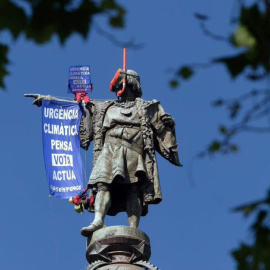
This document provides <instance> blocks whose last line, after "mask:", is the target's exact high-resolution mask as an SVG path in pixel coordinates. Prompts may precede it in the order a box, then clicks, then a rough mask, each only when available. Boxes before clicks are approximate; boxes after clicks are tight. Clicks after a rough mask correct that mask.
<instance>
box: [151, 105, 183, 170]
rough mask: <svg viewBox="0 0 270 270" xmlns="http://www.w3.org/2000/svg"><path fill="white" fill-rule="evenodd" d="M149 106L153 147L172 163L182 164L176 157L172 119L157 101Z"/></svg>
mask: <svg viewBox="0 0 270 270" xmlns="http://www.w3.org/2000/svg"><path fill="white" fill-rule="evenodd" d="M150 107H152V108H151V109H150V110H151V124H152V126H153V131H154V142H155V149H156V150H157V151H158V152H159V154H160V155H161V156H162V157H164V158H166V159H167V160H168V161H169V162H171V163H172V164H174V165H176V166H182V164H181V163H180V161H179V157H178V150H177V142H176V136H175V122H174V119H173V118H172V117H171V115H169V114H167V113H165V111H164V109H163V108H162V106H161V105H160V104H159V103H158V102H157V103H155V104H153V105H152V106H150Z"/></svg>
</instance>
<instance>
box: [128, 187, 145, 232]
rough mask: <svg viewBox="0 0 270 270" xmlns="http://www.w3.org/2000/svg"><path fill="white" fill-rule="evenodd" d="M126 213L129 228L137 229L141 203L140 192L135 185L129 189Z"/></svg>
mask: <svg viewBox="0 0 270 270" xmlns="http://www.w3.org/2000/svg"><path fill="white" fill-rule="evenodd" d="M126 211H127V215H128V222H129V226H130V227H133V228H138V226H139V222H140V218H141V214H142V202H141V199H140V191H139V187H138V185H137V184H131V185H130V187H129V190H128V194H127V206H126Z"/></svg>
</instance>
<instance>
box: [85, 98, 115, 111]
mask: <svg viewBox="0 0 270 270" xmlns="http://www.w3.org/2000/svg"><path fill="white" fill-rule="evenodd" d="M115 102H116V101H115V100H105V101H100V100H91V101H90V104H91V106H93V107H95V109H96V110H97V111H104V110H106V109H107V108H108V107H110V106H111V105H113V104H114V103H115Z"/></svg>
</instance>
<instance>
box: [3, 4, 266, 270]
mask: <svg viewBox="0 0 270 270" xmlns="http://www.w3.org/2000/svg"><path fill="white" fill-rule="evenodd" d="M119 3H122V4H123V5H124V6H125V7H126V8H127V10H128V14H127V27H126V28H125V30H117V31H112V33H113V34H114V35H115V37H117V38H118V39H119V40H123V41H126V40H129V39H130V38H132V37H133V38H135V39H136V42H138V43H143V44H144V45H145V46H144V47H143V48H142V49H141V50H128V56H127V67H128V68H129V69H134V70H136V71H137V72H138V73H139V74H140V76H141V82H142V90H143V98H144V99H146V100H152V99H157V100H160V102H161V104H162V106H163V107H164V109H165V110H166V111H167V112H168V113H170V114H172V116H173V117H174V119H175V121H176V132H177V139H178V144H179V152H180V159H181V162H182V163H183V164H184V167H183V168H178V167H175V166H173V165H171V164H170V163H168V162H167V161H166V160H164V159H162V158H161V157H158V164H159V171H160V179H161V187H162V192H163V202H162V203H161V204H160V205H157V206H151V207H150V209H149V214H148V215H147V216H146V217H144V218H142V220H141V224H140V227H139V228H140V229H141V230H142V231H144V232H145V233H146V234H148V236H149V237H150V239H151V244H152V257H151V259H150V261H151V262H152V263H153V264H155V265H157V266H158V267H160V268H161V269H163V270H165V269H185V270H194V269H198V268H200V269H210V270H211V269H219V270H228V269H235V263H234V262H233V260H232V258H231V257H230V254H229V253H230V250H232V249H233V248H236V247H237V246H238V244H239V243H240V241H242V240H244V241H251V239H252V235H251V233H250V232H248V231H247V227H248V224H249V223H250V221H251V220H250V219H248V220H246V219H244V218H243V217H242V216H241V214H235V213H232V212H231V211H230V209H231V208H232V207H234V206H237V205H239V204H242V203H244V202H247V201H252V200H255V199H257V198H261V197H263V196H264V195H265V192H266V190H267V188H268V185H269V175H270V169H269V166H268V163H269V158H270V151H269V150H270V147H269V139H268V135H253V134H242V135H239V136H238V137H237V138H236V142H237V143H239V145H240V152H239V153H238V154H235V155H230V156H224V157H222V156H217V157H213V158H206V159H203V160H196V161H195V162H192V160H193V158H194V156H195V155H196V154H197V153H198V152H199V151H200V150H202V149H204V148H205V147H206V146H207V144H208V143H209V142H210V141H211V139H213V138H215V137H217V136H218V134H217V126H218V125H219V124H221V123H226V122H227V118H226V115H225V113H224V111H222V109H220V110H218V109H215V108H212V107H211V106H210V103H211V101H213V100H215V99H216V98H217V97H235V96H237V95H240V94H242V93H245V91H246V89H251V88H252V87H255V85H249V84H247V83H246V82H245V81H244V80H243V79H241V78H240V79H237V80H236V81H233V80H231V79H230V77H229V75H228V73H227V71H226V70H225V68H224V67H223V66H216V67H212V68H209V69H206V70H201V71H200V72H199V73H198V74H197V75H196V76H195V77H194V79H193V80H191V81H190V82H185V83H183V84H182V86H181V88H180V89H178V90H171V89H170V88H169V86H168V81H169V79H170V78H171V75H170V74H169V73H168V69H169V68H177V67H178V66H180V65H182V64H185V63H190V62H192V63H193V62H206V61H207V60H209V59H211V58H212V57H215V56H220V55H226V54H229V53H231V52H232V49H231V48H230V47H228V46H227V45H226V44H223V43H217V42H214V41H212V40H209V39H208V38H206V37H205V36H204V35H203V34H202V33H201V31H200V29H199V26H198V22H197V21H196V20H195V18H194V17H193V13H194V12H200V13H206V14H209V15H210V17H211V21H210V22H209V26H210V28H211V30H213V31H214V32H219V33H225V34H228V33H230V32H231V31H233V29H231V28H230V27H229V16H230V15H231V14H232V10H233V6H234V2H233V1H210V0H206V1H199V0H194V1H177V0H172V1H167V2H166V4H165V2H164V1H153V0H149V1H142V0H138V1H136V2H134V1H123V0H122V1H119ZM95 23H98V25H99V26H100V27H102V28H104V29H106V30H107V31H111V29H110V28H108V27H107V24H106V19H105V18H104V17H102V16H100V17H98V18H96V19H95ZM1 41H2V42H5V43H7V44H10V48H11V50H10V55H9V57H10V60H11V61H12V64H11V65H10V66H9V71H10V73H11V75H10V76H8V77H7V78H6V79H5V82H6V85H7V91H5V92H4V91H1V92H0V99H1V100H2V105H1V108H0V123H1V141H0V149H1V156H0V159H1V160H0V164H1V165H0V168H1V169H0V179H1V185H2V214H1V223H0V239H1V245H0V251H1V252H0V254H1V260H0V268H1V269H5V268H8V269H12V270H13V269H14V270H15V269H18V268H22V269H26V270H34V269H37V268H38V269H40V270H45V269H52V270H62V269H85V267H86V266H87V263H86V260H85V238H83V237H82V236H81V235H80V233H79V232H80V229H81V227H83V226H85V225H88V224H89V223H90V221H91V220H92V219H93V215H89V214H88V213H85V214H83V215H79V214H76V213H75V211H74V210H73V207H72V206H71V205H70V204H69V203H68V201H67V200H59V199H54V198H51V199H49V198H48V188H47V180H46V176H45V168H44V162H43V153H42V135H41V111H40V109H39V108H37V107H34V106H32V105H31V103H32V101H31V100H30V99H26V98H24V97H23V94H24V93H41V94H51V95H53V96H58V97H70V98H71V95H70V94H67V87H66V84H67V80H68V69H69V66H70V65H81V64H89V65H90V66H91V71H92V80H93V83H94V91H93V93H92V94H90V98H92V99H112V98H114V94H112V93H110V91H109V83H110V80H111V79H112V77H113V75H114V73H115V72H116V70H117V69H118V68H120V67H122V48H120V47H116V46H114V45H113V44H112V43H111V42H110V41H108V40H106V39H105V38H104V37H102V36H100V35H99V34H97V33H96V32H95V31H92V32H91V33H90V35H89V39H88V40H87V41H84V40H82V39H81V38H80V37H79V36H78V35H73V36H72V37H71V38H70V39H69V40H68V42H67V43H66V46H64V47H61V46H60V45H59V42H58V40H57V38H56V37H55V38H53V40H52V41H51V42H50V43H49V44H47V45H44V46H36V45H35V44H34V43H32V42H29V41H26V39H25V37H24V36H21V37H20V38H19V39H18V41H16V42H14V41H12V39H11V37H10V36H9V34H8V33H5V34H3V35H2V36H1ZM256 86H261V87H265V85H256ZM81 154H82V159H83V163H84V166H85V171H86V175H87V178H88V176H89V174H90V170H91V160H92V148H91V149H90V150H89V151H88V152H87V153H86V152H84V151H82V152H81ZM191 171H192V174H193V178H192V179H191V177H190V172H191ZM106 224H107V225H108V226H112V225H127V218H126V215H125V213H122V214H120V215H118V216H117V217H113V218H112V217H109V218H107V219H106Z"/></svg>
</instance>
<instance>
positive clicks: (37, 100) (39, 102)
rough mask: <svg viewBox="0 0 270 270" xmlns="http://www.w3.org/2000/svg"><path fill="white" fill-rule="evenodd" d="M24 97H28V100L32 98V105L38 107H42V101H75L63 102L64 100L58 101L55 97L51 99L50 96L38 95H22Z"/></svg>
mask: <svg viewBox="0 0 270 270" xmlns="http://www.w3.org/2000/svg"><path fill="white" fill-rule="evenodd" d="M24 96H25V97H30V98H34V101H33V105H36V106H38V107H41V106H42V100H43V99H46V100H57V101H67V102H76V103H77V101H70V100H65V99H59V98H56V97H52V96H50V95H46V96H45V95H40V94H24Z"/></svg>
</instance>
